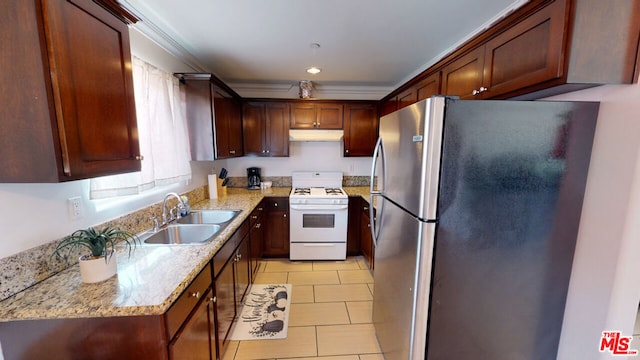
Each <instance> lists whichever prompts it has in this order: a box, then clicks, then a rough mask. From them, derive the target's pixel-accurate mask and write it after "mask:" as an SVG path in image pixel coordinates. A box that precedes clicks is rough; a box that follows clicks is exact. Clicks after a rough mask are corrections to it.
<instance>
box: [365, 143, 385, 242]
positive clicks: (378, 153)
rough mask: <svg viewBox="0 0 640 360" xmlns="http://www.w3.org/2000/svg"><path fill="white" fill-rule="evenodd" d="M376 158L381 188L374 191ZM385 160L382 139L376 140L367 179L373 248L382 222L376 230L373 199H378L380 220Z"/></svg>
mask: <svg viewBox="0 0 640 360" xmlns="http://www.w3.org/2000/svg"><path fill="white" fill-rule="evenodd" d="M378 156H379V157H380V159H381V169H380V178H381V182H380V184H381V188H380V189H378V190H375V189H374V188H373V186H374V183H375V181H374V180H375V178H376V170H377V165H378V161H377V160H378ZM386 160H387V159H386V158H385V156H384V145H383V143H382V137H379V138H378V141H377V142H376V147H375V149H374V150H373V162H372V164H371V178H370V179H369V193H370V195H369V224H370V226H369V229H371V237H372V238H373V246H374V247H376V246H378V237H380V227H381V226H382V221H379V222H378V227H377V228H376V221H375V217H374V211H373V210H374V197H375V196H379V197H380V207H379V209H378V215H379V216H380V219H382V212H383V211H384V197H382V196H381V195H383V194H384V184H385V180H386V171H385V170H386V166H385V165H386Z"/></svg>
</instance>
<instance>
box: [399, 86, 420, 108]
mask: <svg viewBox="0 0 640 360" xmlns="http://www.w3.org/2000/svg"><path fill="white" fill-rule="evenodd" d="M416 101H418V97H417V94H416V92H415V91H414V89H413V88H411V89H407V90H405V91H403V92H401V93H400V94H398V109H402V108H403V107H405V106H409V105H411V104H415V102H416Z"/></svg>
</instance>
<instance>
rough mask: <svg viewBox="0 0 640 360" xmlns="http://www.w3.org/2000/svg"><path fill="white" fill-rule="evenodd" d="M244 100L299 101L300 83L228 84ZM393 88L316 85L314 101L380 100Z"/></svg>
mask: <svg viewBox="0 0 640 360" xmlns="http://www.w3.org/2000/svg"><path fill="white" fill-rule="evenodd" d="M227 85H229V87H231V88H232V89H233V90H235V91H236V92H237V93H238V94H239V95H240V96H241V97H243V98H266V99H297V98H299V91H300V89H299V88H298V83H297V82H296V83H293V84H292V83H279V84H266V83H246V82H242V83H228V84H227ZM393 89H394V88H393V87H391V86H355V85H321V84H318V83H314V87H313V92H312V94H313V95H312V98H313V99H332V100H380V99H382V98H383V97H385V96H386V95H387V94H389V93H390V92H391V91H393Z"/></svg>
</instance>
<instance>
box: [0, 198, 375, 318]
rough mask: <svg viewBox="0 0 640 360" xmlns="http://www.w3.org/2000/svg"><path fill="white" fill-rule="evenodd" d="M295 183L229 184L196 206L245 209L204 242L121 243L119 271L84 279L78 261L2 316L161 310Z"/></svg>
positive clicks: (6, 306) (8, 303)
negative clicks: (253, 215) (255, 213)
mask: <svg viewBox="0 0 640 360" xmlns="http://www.w3.org/2000/svg"><path fill="white" fill-rule="evenodd" d="M345 191H346V192H347V193H348V194H349V195H350V196H362V197H363V198H364V199H366V200H368V199H369V188H368V187H347V188H345ZM290 192H291V189H290V188H271V189H268V190H260V191H255V190H253V191H252V190H245V189H239V188H229V189H228V190H227V194H226V195H223V196H221V197H220V198H218V199H215V200H204V201H201V202H199V203H197V204H194V206H193V209H194V210H197V209H241V210H242V212H241V213H240V214H239V215H238V216H237V217H236V218H235V219H234V220H233V221H232V222H231V223H230V224H229V225H228V226H227V227H226V228H225V229H224V230H222V232H221V233H220V234H219V236H218V237H217V239H215V240H214V241H212V242H210V243H208V244H204V245H141V246H138V247H137V248H136V249H135V251H134V252H133V253H132V255H131V257H130V258H129V257H128V254H127V252H126V248H124V247H121V248H119V249H118V254H117V256H118V257H117V259H118V274H117V275H116V276H115V277H112V278H110V279H108V280H106V281H104V282H101V283H98V284H85V283H82V281H81V278H80V272H79V268H78V266H77V265H76V266H72V267H70V268H69V269H67V270H64V271H62V272H60V273H58V274H56V275H54V276H52V277H50V278H48V279H46V280H44V281H42V282H40V283H38V284H36V285H34V286H32V287H30V288H28V289H26V290H24V291H22V292H20V293H18V294H16V295H14V296H11V297H9V298H7V299H6V300H4V301H2V302H0V321H12V320H29V319H60V318H87V317H110V316H134V315H160V314H163V313H165V312H166V311H167V310H168V309H169V307H171V305H172V304H173V303H174V302H175V301H176V300H177V299H178V297H179V296H180V294H181V293H182V292H183V291H184V290H185V289H186V288H187V286H188V285H189V284H190V283H191V281H193V279H194V278H195V277H196V276H197V275H198V273H200V271H201V270H202V269H203V268H204V266H205V265H207V263H208V262H209V261H210V260H211V259H212V258H213V256H214V255H215V254H216V252H217V251H218V250H219V249H220V248H221V247H222V245H224V243H225V242H226V241H227V240H228V239H229V238H230V237H231V235H233V233H234V232H235V230H236V229H237V228H238V227H239V226H240V225H241V224H242V223H243V222H244V220H245V219H246V218H247V217H248V216H249V214H250V212H251V211H252V210H253V209H254V208H255V207H256V205H258V203H260V201H261V200H262V199H263V198H264V197H266V196H289V193H290Z"/></svg>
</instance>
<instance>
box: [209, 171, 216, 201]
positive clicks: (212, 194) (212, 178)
mask: <svg viewBox="0 0 640 360" xmlns="http://www.w3.org/2000/svg"><path fill="white" fill-rule="evenodd" d="M208 179H209V199H217V198H218V175H216V174H212V175H209V176H208Z"/></svg>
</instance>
